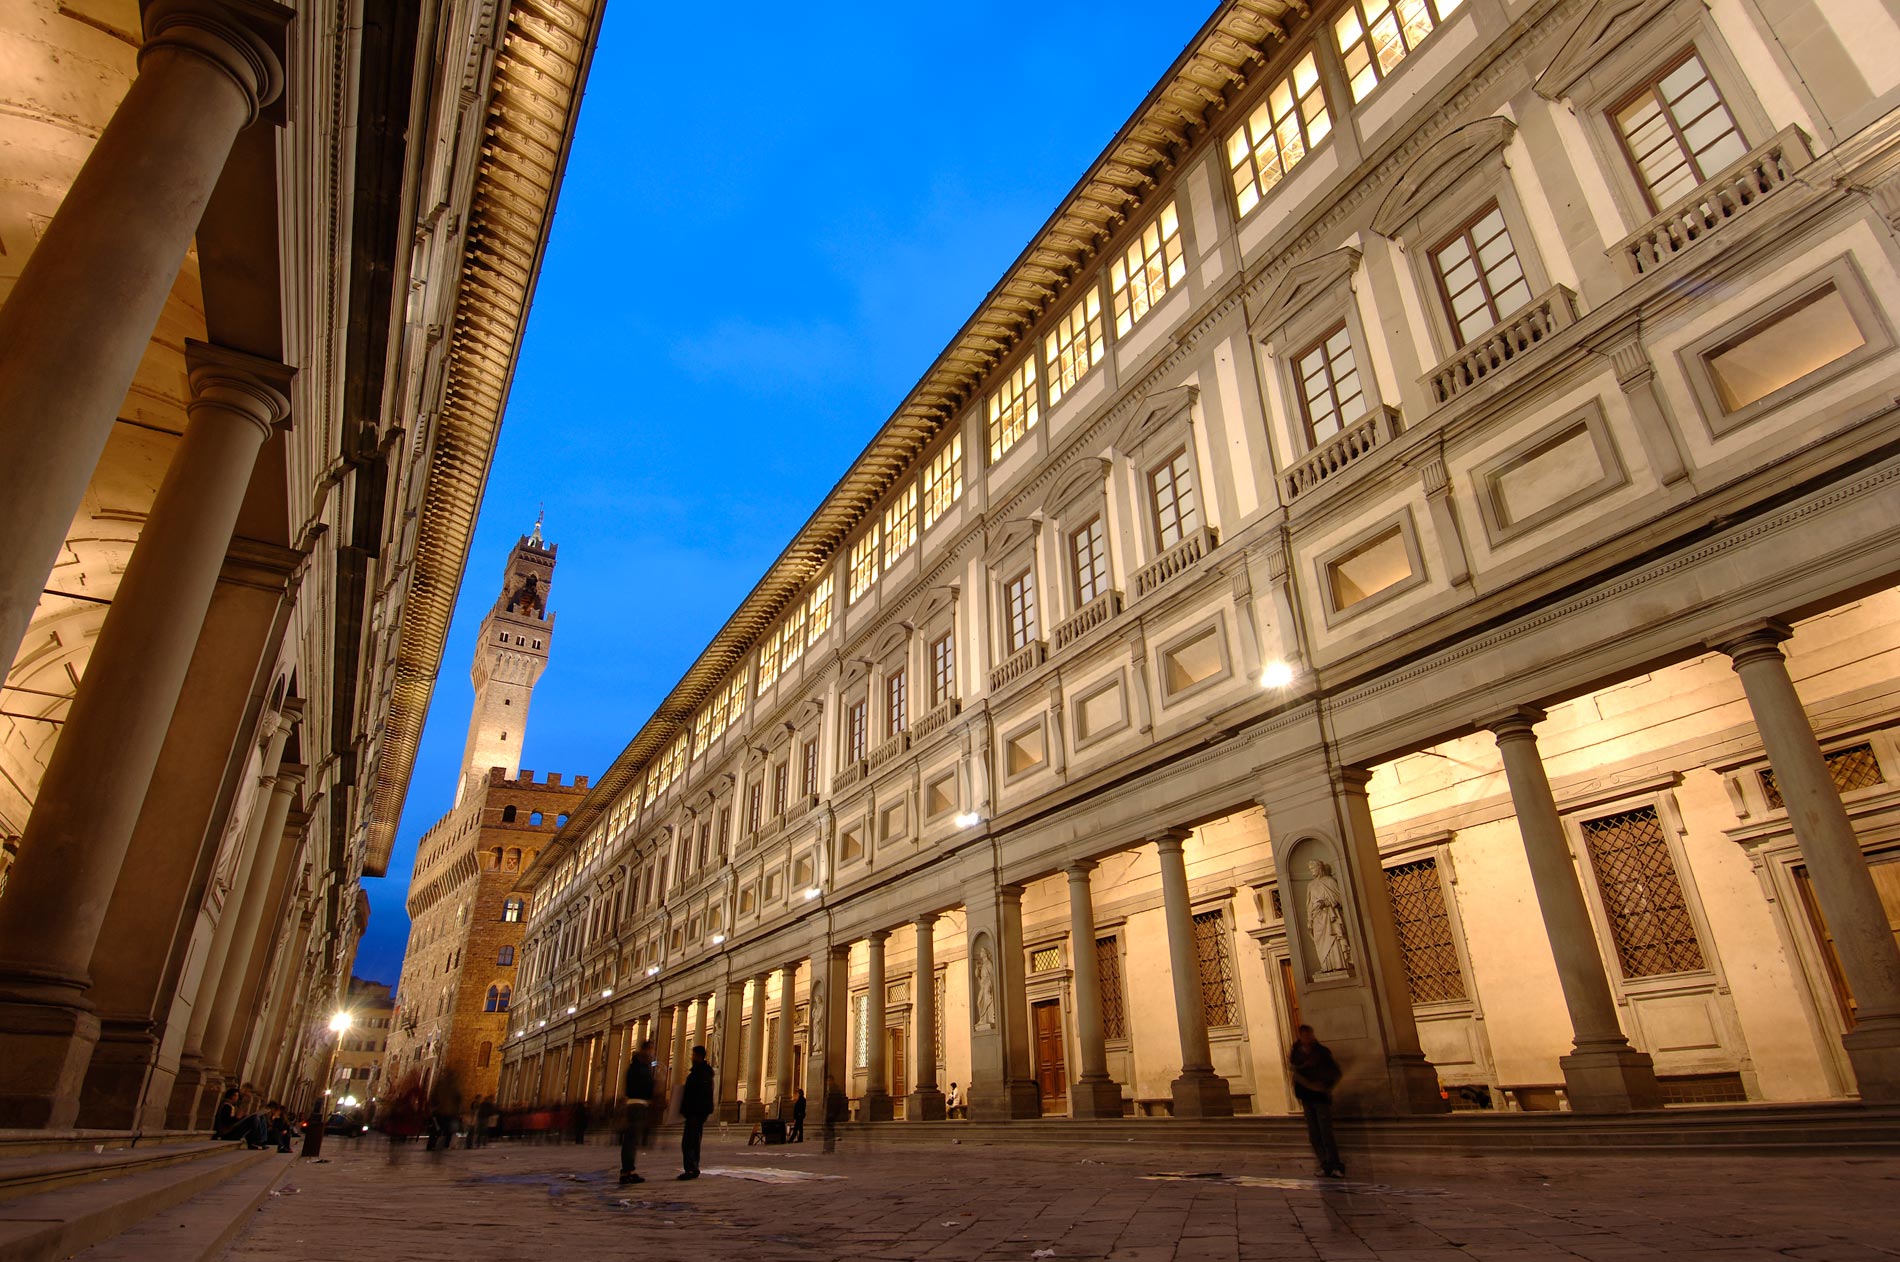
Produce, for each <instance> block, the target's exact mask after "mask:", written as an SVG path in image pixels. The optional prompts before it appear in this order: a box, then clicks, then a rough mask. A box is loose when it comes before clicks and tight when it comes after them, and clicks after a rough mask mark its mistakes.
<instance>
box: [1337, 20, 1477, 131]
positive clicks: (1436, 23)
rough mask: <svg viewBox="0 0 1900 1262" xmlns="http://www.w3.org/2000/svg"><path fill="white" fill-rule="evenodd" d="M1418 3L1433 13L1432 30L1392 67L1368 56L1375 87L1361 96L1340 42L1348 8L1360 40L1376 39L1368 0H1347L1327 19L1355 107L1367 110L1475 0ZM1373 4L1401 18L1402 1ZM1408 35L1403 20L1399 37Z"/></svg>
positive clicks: (1409, 46) (1411, 45) (1408, 47)
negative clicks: (1342, 20)
mask: <svg viewBox="0 0 1900 1262" xmlns="http://www.w3.org/2000/svg"><path fill="white" fill-rule="evenodd" d="M1418 2H1419V3H1422V4H1424V5H1425V6H1426V10H1427V12H1428V13H1429V15H1430V16H1431V19H1432V27H1431V29H1430V30H1429V31H1426V32H1425V34H1424V35H1422V36H1421V37H1420V38H1419V40H1418V42H1417V43H1416V44H1407V45H1406V47H1405V52H1404V53H1403V55H1401V56H1400V57H1399V59H1398V60H1397V61H1395V62H1393V63H1392V65H1391V67H1390V68H1389V69H1380V68H1379V59H1378V57H1377V56H1376V55H1370V56H1368V57H1367V59H1366V64H1367V68H1368V69H1369V70H1371V71H1372V74H1373V78H1372V86H1371V87H1369V88H1367V89H1366V90H1365V93H1364V95H1361V94H1360V93H1359V92H1358V90H1357V89H1356V88H1354V86H1353V80H1354V77H1355V76H1354V75H1353V72H1352V69H1351V64H1350V61H1349V59H1348V57H1347V55H1346V49H1345V48H1344V47H1343V46H1341V44H1340V42H1339V20H1340V18H1341V17H1343V16H1344V15H1345V13H1346V11H1347V10H1349V9H1350V10H1351V11H1352V12H1353V13H1354V14H1355V15H1356V16H1357V17H1358V19H1359V33H1360V39H1361V40H1363V41H1365V42H1366V43H1367V44H1368V45H1369V44H1370V43H1371V39H1372V23H1370V22H1368V21H1367V20H1366V11H1365V6H1366V3H1367V0H1347V3H1346V4H1344V5H1341V6H1340V8H1339V10H1338V12H1336V13H1334V14H1333V15H1332V16H1331V17H1329V18H1327V19H1326V23H1325V26H1326V34H1325V38H1327V39H1329V40H1330V41H1331V42H1332V46H1333V56H1335V57H1337V58H1338V59H1339V67H1340V73H1341V75H1342V76H1343V77H1344V79H1345V82H1346V95H1347V96H1349V97H1351V98H1352V107H1353V108H1354V109H1363V108H1364V107H1365V104H1366V102H1367V101H1369V100H1371V99H1372V98H1373V97H1374V96H1377V95H1378V92H1379V89H1380V88H1383V87H1384V86H1385V85H1386V84H1387V83H1388V82H1390V81H1391V79H1392V78H1393V77H1394V76H1395V75H1397V74H1399V73H1400V72H1401V71H1402V69H1403V67H1404V66H1405V63H1406V62H1408V61H1410V60H1411V59H1412V56H1413V54H1415V53H1417V52H1418V51H1419V49H1421V48H1423V47H1425V45H1426V44H1428V43H1430V42H1431V39H1432V36H1434V35H1436V34H1438V33H1439V32H1440V31H1442V30H1444V29H1445V27H1446V26H1447V25H1449V24H1450V23H1451V22H1452V20H1453V19H1455V18H1456V17H1457V16H1458V14H1459V13H1461V12H1463V11H1464V9H1465V8H1466V6H1467V5H1468V4H1470V2H1471V0H1450V5H1449V7H1446V4H1445V0H1418ZM1372 3H1375V4H1378V5H1379V6H1380V11H1381V12H1382V13H1383V12H1385V11H1388V10H1389V11H1390V12H1391V13H1392V15H1393V18H1394V21H1395V22H1396V21H1397V20H1398V9H1399V4H1400V3H1401V0H1372ZM1404 34H1405V31H1404V26H1403V24H1402V23H1401V24H1400V25H1399V36H1400V38H1401V40H1403V38H1404Z"/></svg>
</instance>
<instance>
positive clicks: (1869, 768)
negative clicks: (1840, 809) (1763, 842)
mask: <svg viewBox="0 0 1900 1262" xmlns="http://www.w3.org/2000/svg"><path fill="white" fill-rule="evenodd" d="M1756 774H1757V775H1758V776H1760V777H1761V791H1762V793H1763V794H1764V795H1765V796H1766V797H1767V798H1768V805H1769V806H1771V807H1783V806H1786V805H1787V804H1788V803H1787V801H1786V800H1785V799H1784V798H1783V797H1782V796H1781V786H1780V785H1779V784H1778V783H1776V781H1775V773H1774V770H1773V769H1772V768H1769V767H1763V768H1762V769H1761V770H1760V771H1758V772H1757V773H1756ZM1827 774H1828V777H1829V778H1830V779H1832V780H1833V781H1834V788H1835V789H1836V790H1837V791H1839V792H1841V793H1849V792H1852V791H1853V790H1855V789H1867V788H1871V787H1873V786H1874V785H1876V784H1885V783H1886V780H1887V777H1885V776H1883V775H1881V774H1880V762H1879V760H1878V759H1876V758H1875V757H1874V747H1873V746H1872V745H1869V744H1866V743H1864V742H1863V743H1862V744H1859V745H1849V746H1848V747H1847V748H1845V749H1837V750H1835V751H1834V752H1832V753H1830V754H1828V755H1827Z"/></svg>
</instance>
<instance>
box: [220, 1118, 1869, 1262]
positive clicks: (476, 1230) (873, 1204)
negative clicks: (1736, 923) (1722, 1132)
mask: <svg viewBox="0 0 1900 1262" xmlns="http://www.w3.org/2000/svg"><path fill="white" fill-rule="evenodd" d="M952 1134H953V1131H952V1130H950V1129H947V1130H946V1139H945V1143H944V1145H943V1146H942V1147H941V1148H928V1147H918V1146H914V1145H902V1146H892V1147H888V1148H867V1147H866V1146H865V1141H862V1140H856V1141H854V1140H852V1139H849V1138H847V1139H846V1140H845V1141H844V1142H843V1143H841V1144H840V1146H839V1152H838V1153H837V1154H836V1155H834V1156H829V1157H828V1156H825V1155H824V1154H823V1153H822V1151H821V1150H820V1146H819V1144H818V1143H816V1142H812V1143H807V1144H803V1145H794V1146H788V1147H775V1148H750V1149H748V1148H746V1147H745V1146H744V1143H743V1139H742V1138H740V1136H741V1135H742V1132H739V1131H737V1130H736V1129H735V1130H734V1131H733V1132H731V1133H730V1134H729V1136H727V1137H725V1138H721V1137H718V1136H716V1135H713V1134H709V1135H708V1138H707V1143H706V1152H705V1157H704V1163H705V1167H706V1174H705V1176H704V1177H702V1178H701V1179H699V1180H698V1181H697V1182H692V1183H679V1182H676V1181H675V1180H674V1178H673V1176H674V1175H675V1174H677V1173H678V1170H679V1159H678V1147H677V1144H678V1141H677V1139H676V1138H671V1137H665V1138H662V1139H661V1141H660V1146H659V1147H657V1148H654V1149H649V1150H647V1151H646V1152H644V1153H642V1154H641V1165H642V1167H643V1173H645V1174H646V1175H647V1176H648V1182H646V1183H645V1184H641V1185H638V1186H634V1187H629V1188H621V1187H619V1186H617V1185H616V1182H615V1179H614V1174H615V1172H616V1169H617V1155H616V1150H615V1149H613V1148H611V1147H608V1146H605V1145H601V1144H593V1145H588V1146H585V1147H578V1148H577V1147H573V1146H527V1145H513V1144H504V1145H500V1146H497V1147H492V1148H488V1149H483V1150H480V1151H475V1152H462V1151H457V1152H453V1153H449V1154H446V1155H444V1156H441V1157H439V1158H438V1157H437V1156H436V1155H434V1154H428V1153H424V1152H422V1151H420V1150H419V1149H411V1150H408V1151H406V1152H405V1153H404V1154H403V1156H402V1159H401V1160H400V1161H399V1162H396V1163H394V1164H392V1163H391V1162H390V1161H389V1159H388V1156H387V1153H386V1152H385V1150H384V1149H383V1148H382V1147H381V1146H380V1144H379V1143H378V1142H377V1141H375V1140H365V1141H362V1142H361V1143H360V1145H358V1144H352V1143H341V1142H337V1141H332V1142H331V1143H330V1144H328V1145H326V1146H325V1149H324V1151H325V1155H326V1156H328V1157H330V1158H331V1160H330V1161H328V1162H327V1163H324V1164H312V1163H310V1162H305V1161H299V1162H297V1163H296V1165H295V1166H294V1167H293V1169H292V1170H291V1171H290V1172H289V1174H288V1175H287V1176H286V1179H285V1183H286V1185H287V1186H286V1187H285V1188H284V1189H283V1190H282V1193H281V1194H278V1195H273V1196H272V1197H270V1198H269V1199H268V1200H267V1201H266V1202H265V1204H264V1206H263V1208H261V1209H260V1210H258V1211H257V1213H256V1214H255V1215H254V1217H253V1220H252V1222H251V1223H250V1224H249V1226H248V1227H247V1229H246V1230H245V1232H244V1234H243V1235H241V1236H240V1237H239V1238H238V1240H237V1241H236V1243H235V1244H234V1245H233V1246H232V1247H231V1249H230V1251H229V1253H228V1254H226V1255H225V1256H226V1258H227V1259H228V1260H229V1262H289V1260H293V1259H294V1260H297V1262H302V1260H304V1259H335V1258H341V1259H351V1260H356V1259H362V1260H365V1262H374V1260H377V1259H391V1260H392V1262H396V1260H400V1262H423V1260H426V1259H434V1258H443V1259H456V1260H457V1262H479V1260H482V1259H503V1258H506V1259H511V1260H519V1259H529V1260H535V1259H540V1258H547V1259H554V1258H562V1259H567V1258H574V1259H594V1258H603V1259H604V1258H637V1259H639V1260H640V1262H668V1260H671V1259H680V1260H682V1262H684V1260H687V1259H691V1260H692V1262H723V1260H725V1259H748V1260H750V1259H761V1260H765V1262H779V1260H781V1259H782V1260H787V1262H791V1260H797V1262H813V1260H816V1259H829V1258H841V1259H842V1258H867V1259H911V1258H930V1259H978V1258H981V1259H1006V1260H1008V1262H1034V1260H1035V1259H1041V1258H1048V1259H1053V1260H1055V1262H1064V1260H1067V1259H1126V1260H1127V1262H1245V1260H1247V1259H1263V1260H1264V1259H1274V1260H1276V1262H1277V1260H1279V1259H1307V1258H1324V1259H1354V1260H1359V1259H1366V1260H1371V1259H1379V1260H1381V1262H1427V1260H1431V1262H1438V1260H1440V1259H1447V1260H1448V1259H1466V1258H1480V1259H1483V1258H1526V1259H1529V1258H1563V1259H1576V1258H1581V1259H1587V1260H1588V1262H1618V1260H1622V1259H1641V1258H1662V1257H1667V1258H1671V1259H1676V1258H1693V1259H1706V1260H1709V1262H1716V1260H1720V1262H1766V1260H1768V1259H1784V1260H1785V1259H1814V1260H1815V1262H1858V1260H1860V1259H1900V1159H1896V1158H1853V1157H1800V1158H1789V1157H1778V1158H1769V1157H1720V1158H1704V1157H1691V1158H1668V1157H1652V1156H1642V1157H1629V1158H1619V1157H1614V1156H1591V1157H1568V1156H1552V1157H1531V1158H1510V1159H1505V1158H1478V1159H1463V1158H1459V1159H1444V1158H1428V1157H1417V1156H1408V1157H1400V1158H1392V1159H1388V1160H1378V1159H1376V1158H1375V1159H1371V1160H1362V1161H1361V1162H1360V1163H1359V1166H1358V1168H1356V1169H1355V1170H1354V1171H1353V1174H1354V1178H1353V1179H1351V1180H1349V1181H1347V1182H1345V1183H1343V1184H1339V1183H1328V1182H1325V1181H1322V1180H1318V1179H1314V1178H1311V1177H1310V1172H1309V1170H1308V1168H1307V1167H1306V1165H1305V1164H1304V1163H1299V1164H1294V1163H1290V1162H1288V1161H1287V1160H1285V1159H1284V1158H1278V1157H1268V1156H1264V1155H1254V1154H1246V1153H1236V1152H1232V1151H1228V1152H1222V1153H1219V1154H1216V1155H1213V1156H1209V1155H1206V1154H1202V1155H1199V1156H1197V1155H1196V1154H1195V1153H1194V1152H1193V1151H1191V1150H1187V1149H1183V1148H1178V1147H1174V1148H1168V1147H1158V1146H1150V1147H1141V1148H1138V1147H1137V1146H1136V1145H1133V1144H1123V1145H1106V1144H1104V1145H1099V1146H1095V1147H1090V1148H1075V1149H1062V1148H1046V1147H1041V1146H1038V1147H1033V1148H1032V1147H1015V1146H1005V1145H1000V1144H977V1143H969V1144H953V1143H951V1142H950V1136H951V1135H952ZM815 1138H816V1137H815V1136H814V1139H815ZM669 1139H670V1142H669ZM1157 1176H1162V1177H1157ZM1181 1176H1195V1177H1181ZM293 1188H294V1191H293V1190H291V1189H293Z"/></svg>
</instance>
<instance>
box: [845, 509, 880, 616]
mask: <svg viewBox="0 0 1900 1262" xmlns="http://www.w3.org/2000/svg"><path fill="white" fill-rule="evenodd" d="M877 545H878V538H877V527H876V526H872V527H871V529H870V530H868V531H866V532H865V535H864V537H863V538H862V539H860V540H858V541H857V542H856V543H854V544H852V545H851V599H852V600H856V599H857V598H858V597H860V596H862V595H864V593H866V592H868V591H870V590H871V584H873V583H875V582H877V561H878V551H877Z"/></svg>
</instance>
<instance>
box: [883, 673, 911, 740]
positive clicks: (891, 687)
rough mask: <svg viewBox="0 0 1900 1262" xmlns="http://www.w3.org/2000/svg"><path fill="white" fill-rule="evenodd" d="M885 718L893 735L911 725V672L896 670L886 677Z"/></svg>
mask: <svg viewBox="0 0 1900 1262" xmlns="http://www.w3.org/2000/svg"><path fill="white" fill-rule="evenodd" d="M884 719H885V722H886V724H888V727H887V730H888V731H889V733H890V734H891V735H892V736H895V735H897V734H898V733H899V732H901V731H903V730H904V729H905V728H907V727H909V726H910V672H909V671H905V670H894V671H892V672H891V673H890V674H889V675H887V676H885V679H884Z"/></svg>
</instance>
